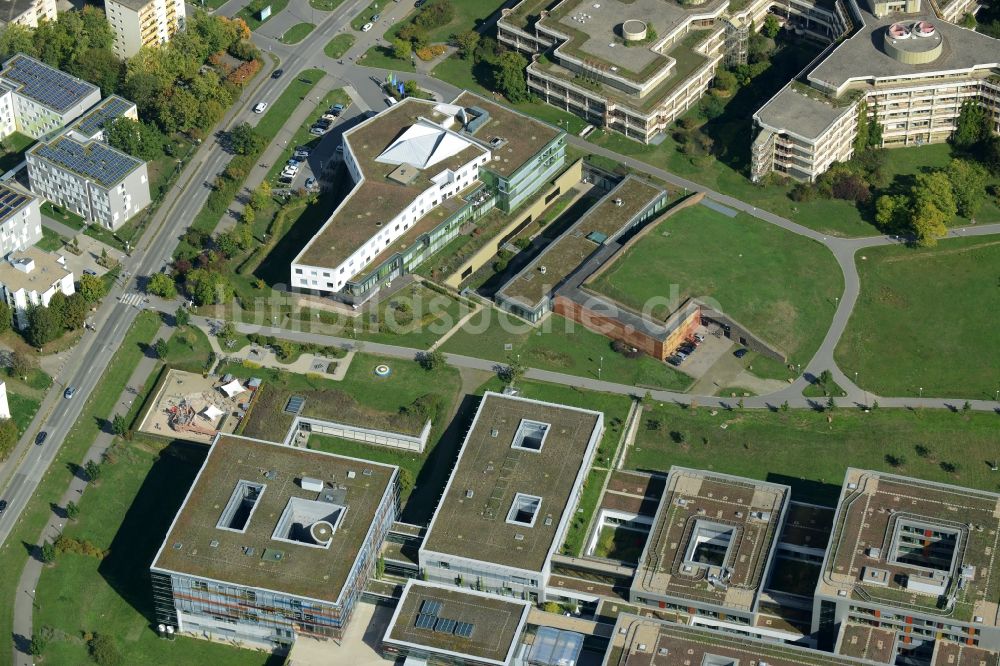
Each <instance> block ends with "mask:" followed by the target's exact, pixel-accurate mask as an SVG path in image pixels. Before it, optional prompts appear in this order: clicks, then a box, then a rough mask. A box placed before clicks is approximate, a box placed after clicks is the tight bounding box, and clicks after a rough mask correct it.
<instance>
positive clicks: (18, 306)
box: [0, 247, 76, 329]
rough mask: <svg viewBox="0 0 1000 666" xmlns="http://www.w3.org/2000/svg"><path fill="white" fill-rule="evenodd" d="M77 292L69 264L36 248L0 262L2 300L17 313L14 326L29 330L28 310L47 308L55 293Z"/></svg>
mask: <svg viewBox="0 0 1000 666" xmlns="http://www.w3.org/2000/svg"><path fill="white" fill-rule="evenodd" d="M75 292H76V288H75V286H74V284H73V272H72V271H70V270H69V269H68V268H67V267H66V260H65V259H64V258H63V257H62V256H61V255H57V254H52V253H50V252H43V251H42V250H39V249H38V248H37V247H28V248H26V249H24V250H19V251H17V252H11V253H10V254H8V255H7V257H6V258H5V259H4V261H2V262H0V296H2V297H3V299H4V301H5V302H6V303H7V305H8V306H10V309H11V310H12V311H13V312H14V325H15V326H17V327H18V328H20V329H23V328H26V327H27V326H28V317H27V314H28V308H29V307H33V306H35V307H37V306H40V307H46V308H47V307H48V306H49V301H51V300H52V297H53V296H55V295H56V293H61V294H63V295H64V296H72V295H73V294H74V293H75Z"/></svg>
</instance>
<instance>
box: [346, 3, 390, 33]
mask: <svg viewBox="0 0 1000 666" xmlns="http://www.w3.org/2000/svg"><path fill="white" fill-rule="evenodd" d="M385 3H386V0H372V2H371V3H369V5H368V6H367V7H365V8H364V10H362V11H361V12H360V13H359V14H358V15H357V16H355V17H354V19H353V20H352V21H351V27H352V28H354V29H355V30H361V28H363V27H364V25H365V23H368V22H369V21H371V19H372V16H374V15H375V14H378V13H379V7H383V8H384V7H385Z"/></svg>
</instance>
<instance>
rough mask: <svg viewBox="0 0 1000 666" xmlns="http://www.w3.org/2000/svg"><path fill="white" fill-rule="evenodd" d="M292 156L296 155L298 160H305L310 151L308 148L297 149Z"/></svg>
mask: <svg viewBox="0 0 1000 666" xmlns="http://www.w3.org/2000/svg"><path fill="white" fill-rule="evenodd" d="M292 157H294V158H295V159H297V160H304V159H305V158H307V157H309V151H308V150H296V151H295V152H294V153H293V154H292Z"/></svg>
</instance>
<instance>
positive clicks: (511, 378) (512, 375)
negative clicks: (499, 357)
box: [500, 359, 527, 386]
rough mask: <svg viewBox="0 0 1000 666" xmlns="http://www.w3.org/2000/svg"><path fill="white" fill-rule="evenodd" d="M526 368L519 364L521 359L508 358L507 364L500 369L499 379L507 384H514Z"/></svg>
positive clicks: (522, 375)
mask: <svg viewBox="0 0 1000 666" xmlns="http://www.w3.org/2000/svg"><path fill="white" fill-rule="evenodd" d="M526 370H527V369H526V368H525V367H524V366H523V365H521V359H509V360H508V361H507V365H505V366H503V367H502V368H501V369H500V380H501V381H502V382H503V383H504V384H506V385H507V386H514V385H515V384H516V383H517V382H518V381H520V379H521V378H522V377H524V373H525V372H526Z"/></svg>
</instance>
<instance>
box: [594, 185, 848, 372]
mask: <svg viewBox="0 0 1000 666" xmlns="http://www.w3.org/2000/svg"><path fill="white" fill-rule="evenodd" d="M842 284H843V278H842V274H841V271H840V268H839V267H838V265H837V262H836V260H835V259H834V257H833V255H832V254H830V252H829V251H828V250H827V249H826V248H824V247H823V246H822V245H820V244H819V243H817V242H815V241H813V240H810V239H808V238H804V237H802V236H798V235H796V234H793V233H791V232H788V231H785V230H784V229H780V228H778V227H775V226H774V225H771V224H768V223H766V222H763V221H761V220H758V219H756V218H754V217H751V216H750V215H747V214H744V213H740V214H738V215H736V216H735V217H729V216H728V215H725V214H723V213H720V212H718V211H716V210H713V209H711V208H708V207H707V206H704V205H700V206H691V207H690V208H686V209H684V210H681V211H678V212H677V213H675V214H674V215H672V216H670V217H668V218H665V219H664V220H663V221H662V222H660V224H659V226H658V227H656V228H655V229H652V230H651V231H650V232H649V233H647V234H646V235H645V236H644V237H643V238H642V239H641V240H640V241H638V242H637V243H635V244H634V245H633V246H632V247H630V248H629V249H628V250H627V251H626V252H625V253H624V254H622V255H620V256H619V257H618V258H617V259H616V261H615V263H614V264H613V265H612V266H611V267H610V268H609V269H608V270H607V271H605V272H604V273H603V274H602V275H600V276H599V277H598V278H597V279H595V280H594V281H593V282H591V283H590V284H589V285H588V286H589V287H590V288H591V289H593V290H594V291H596V292H598V293H601V294H604V295H606V296H608V297H610V298H612V299H613V300H616V301H618V302H620V303H622V304H624V305H626V306H628V307H630V308H632V309H634V310H636V311H638V312H642V311H643V310H644V306H645V304H646V303H648V302H651V301H652V299H654V298H660V299H662V298H664V297H667V298H669V299H670V300H672V301H676V302H674V303H672V304H670V305H663V306H658V307H656V308H654V309H653V310H652V315H653V316H654V317H656V318H658V319H665V318H666V317H668V316H669V315H670V313H671V312H672V311H673V310H674V309H676V307H677V306H678V305H679V304H680V303H682V302H684V301H685V300H686V299H688V298H698V299H700V300H702V301H703V302H707V303H709V304H713V303H717V305H718V307H719V309H721V311H722V312H724V313H726V314H728V315H729V316H731V317H733V318H734V319H735V320H736V321H738V322H740V323H741V324H743V325H744V326H746V327H748V328H749V329H750V330H751V331H753V332H754V333H755V334H756V335H759V336H760V337H762V338H763V339H764V340H767V341H768V342H769V343H770V344H772V345H775V346H776V347H778V348H779V349H781V350H783V351H784V352H785V353H786V354H787V355H788V357H789V359H791V360H798V361H800V362H802V363H805V362H806V361H808V360H809V358H810V357H811V356H812V354H813V352H815V350H816V349H817V348H818V347H819V345H820V343H821V342H822V340H823V337H824V336H825V335H826V332H827V329H828V328H829V324H830V321H831V320H832V318H833V313H834V310H835V307H836V297H839V296H840V294H841V290H842ZM675 295H676V298H674V296H675Z"/></svg>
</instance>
